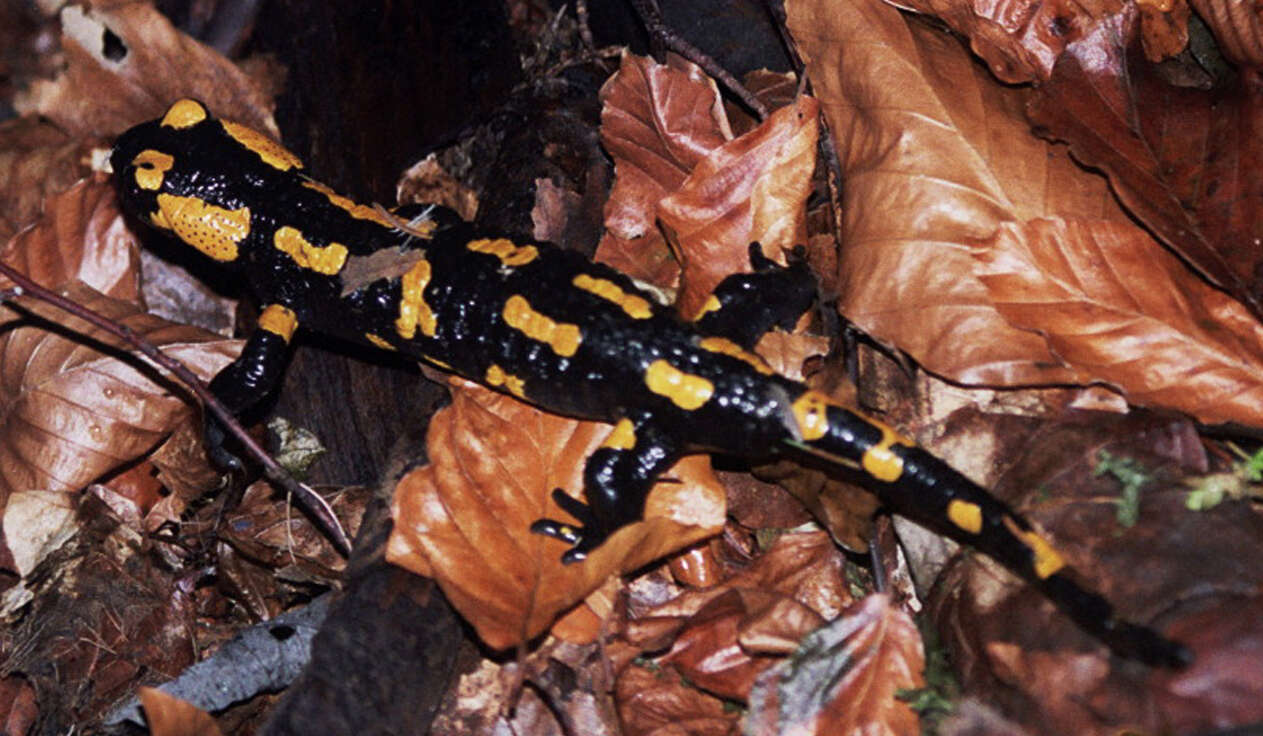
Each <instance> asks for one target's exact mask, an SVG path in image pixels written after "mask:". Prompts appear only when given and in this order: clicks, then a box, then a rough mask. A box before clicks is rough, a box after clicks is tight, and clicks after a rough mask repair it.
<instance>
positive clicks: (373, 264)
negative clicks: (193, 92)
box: [111, 99, 1190, 666]
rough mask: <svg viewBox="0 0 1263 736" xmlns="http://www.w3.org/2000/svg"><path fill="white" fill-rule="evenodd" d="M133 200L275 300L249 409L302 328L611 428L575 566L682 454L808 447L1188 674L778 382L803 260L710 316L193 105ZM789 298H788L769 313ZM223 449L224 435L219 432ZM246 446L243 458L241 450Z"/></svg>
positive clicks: (172, 120)
mask: <svg viewBox="0 0 1263 736" xmlns="http://www.w3.org/2000/svg"><path fill="white" fill-rule="evenodd" d="M111 162H112V165H113V168H114V171H115V174H116V176H117V180H118V185H119V189H120V193H121V198H122V201H123V203H124V206H125V207H126V208H127V209H128V210H129V211H130V212H132V213H133V214H134V215H136V216H137V217H139V218H140V219H142V220H144V221H146V222H148V223H150V224H152V225H153V226H155V227H157V228H159V229H161V230H164V231H167V232H168V233H170V234H172V235H174V236H175V237H176V238H178V239H179V240H181V241H183V242H184V243H186V244H188V245H190V246H192V247H193V248H195V249H197V250H198V251H200V252H201V253H202V254H204V255H205V256H207V257H209V258H211V259H214V260H215V261H219V262H220V263H222V264H223V265H224V266H225V267H227V268H230V269H236V272H237V273H239V274H240V276H241V277H242V278H243V279H244V280H245V281H246V282H248V283H249V284H250V286H251V287H252V289H253V291H254V292H255V293H256V295H257V296H258V297H259V298H260V299H261V300H262V301H263V310H262V313H261V315H260V317H259V321H258V329H257V330H256V331H255V332H254V333H253V334H252V336H251V337H250V339H249V340H248V341H247V343H246V345H245V348H244V350H243V352H242V354H241V356H240V357H239V358H238V359H237V360H236V361H235V362H234V363H232V364H231V365H229V366H228V367H227V368H225V369H224V370H223V371H222V372H221V373H220V374H219V375H217V376H216V377H215V379H214V380H213V381H212V382H211V389H212V390H213V392H214V393H215V394H216V395H217V396H218V397H219V398H221V399H222V400H223V401H224V403H225V404H226V405H227V406H228V407H229V408H230V409H231V410H232V411H234V412H242V411H245V410H246V409H248V408H249V407H251V406H252V405H254V404H256V403H257V402H259V401H260V399H262V398H263V397H264V396H265V395H266V394H267V393H268V392H270V391H271V390H272V389H273V387H274V386H275V385H276V383H277V379H278V377H279V375H280V372H281V369H282V364H283V362H284V358H285V354H286V351H287V347H288V344H289V342H290V339H291V337H292V336H293V335H294V331H295V330H296V329H297V328H298V327H299V325H302V326H303V327H304V328H306V329H310V330H317V331H322V332H327V333H332V334H333V335H336V336H339V337H342V338H345V339H349V340H353V341H357V342H360V343H363V344H365V345H367V346H371V347H373V348H378V349H383V350H393V351H398V352H399V353H401V354H404V355H407V356H409V357H412V358H416V359H419V360H423V361H427V362H429V363H432V364H434V365H437V366H439V367H441V368H443V369H445V370H448V371H451V372H454V373H457V374H460V375H462V376H465V377H467V378H471V379H474V380H476V381H480V382H482V383H484V384H486V385H488V386H490V387H491V388H494V389H496V390H499V391H502V392H505V393H508V394H512V395H513V396H516V397H518V398H520V399H523V400H525V401H529V402H530V403H532V404H535V405H538V406H540V407H542V408H544V409H547V410H549V411H553V412H557V413H560V414H566V415H570V416H574V417H580V418H585V419H592V420H598V421H603V422H609V423H612V424H613V425H614V427H615V428H614V431H613V433H612V434H611V435H610V437H609V439H608V440H607V441H606V442H605V444H604V445H603V446H602V447H601V448H599V449H598V450H596V451H595V452H594V453H593V454H592V456H591V457H590V458H589V459H588V460H587V465H586V467H585V469H584V475H583V477H584V489H583V490H584V494H585V498H586V502H581V501H579V500H576V499H574V498H572V497H571V496H569V495H567V494H565V493H563V492H562V491H560V490H557V491H555V492H554V498H555V500H556V502H557V504H558V506H559V507H560V508H561V509H562V510H563V511H564V512H565V513H566V514H568V515H570V516H571V517H573V518H574V521H569V522H563V521H556V520H551V519H543V520H540V521H538V522H536V523H535V524H534V525H533V527H532V529H533V530H534V531H536V532H538V533H541V534H545V535H548V536H550V537H555V538H557V539H559V540H561V541H562V542H564V543H565V544H566V545H568V550H567V551H566V552H565V554H564V556H563V559H564V560H565V561H566V562H574V561H578V560H582V559H583V558H584V557H585V556H586V554H587V553H588V552H590V551H591V550H593V549H595V548H596V547H597V546H598V545H600V544H601V543H602V541H604V540H605V539H606V538H607V537H609V535H610V534H611V533H612V532H613V531H615V530H616V529H618V528H620V527H622V526H624V525H626V524H629V523H631V522H633V521H636V520H638V519H639V518H640V516H641V513H642V511H643V508H644V503H645V497H646V495H647V494H648V491H649V488H650V486H651V485H652V484H653V483H654V481H655V479H657V478H658V476H659V474H661V473H662V472H663V471H664V470H666V469H667V468H669V467H670V466H671V465H672V464H673V463H675V461H676V460H677V459H679V458H680V457H681V455H683V454H685V453H688V452H695V451H719V452H723V453H728V454H732V455H738V456H747V457H763V456H768V455H770V454H774V453H780V454H784V455H788V456H795V455H797V456H799V457H802V456H805V455H811V456H815V457H818V458H824V459H826V460H828V461H830V462H832V463H834V464H835V465H837V466H845V467H847V468H851V469H854V470H857V471H858V472H860V473H862V474H863V475H865V476H867V481H866V482H867V484H868V485H869V486H870V487H871V489H872V490H873V491H875V492H876V493H878V494H879V496H880V498H881V499H882V500H883V502H884V503H885V504H886V505H887V506H888V507H889V508H891V509H893V510H894V511H897V512H898V513H901V514H904V515H906V516H908V517H910V518H913V519H915V520H917V521H920V522H923V523H926V524H928V525H930V526H932V527H934V528H936V529H938V530H941V531H942V532H943V533H945V534H947V535H948V536H950V537H952V538H954V539H956V540H959V541H960V542H963V543H965V544H968V545H971V546H973V547H975V548H977V549H979V550H981V551H982V552H984V553H986V554H988V555H990V556H991V557H993V558H995V559H996V560H999V561H1000V562H1002V563H1003V564H1004V565H1006V566H1007V567H1008V568H1009V569H1011V570H1013V571H1015V572H1016V573H1018V574H1019V575H1021V576H1022V577H1023V578H1025V579H1026V580H1028V581H1030V582H1031V583H1032V584H1033V585H1035V586H1036V587H1037V588H1039V589H1040V590H1041V591H1043V593H1044V594H1045V595H1047V596H1048V597H1049V598H1050V599H1051V600H1053V601H1054V602H1055V603H1057V604H1058V605H1059V606H1060V607H1061V608H1062V609H1063V610H1064V611H1065V612H1067V613H1068V614H1069V615H1070V616H1071V617H1073V618H1074V620H1076V621H1077V622H1078V623H1079V624H1080V625H1081V626H1082V627H1084V628H1085V629H1086V630H1088V631H1089V632H1091V633H1092V634H1094V635H1095V636H1097V637H1099V638H1100V639H1101V640H1103V641H1104V642H1106V643H1107V644H1109V645H1110V646H1111V647H1112V648H1113V649H1114V651H1116V652H1117V653H1119V654H1122V655H1125V656H1128V657H1132V658H1138V659H1141V660H1143V661H1145V662H1149V663H1152V664H1157V665H1171V666H1176V665H1180V664H1182V663H1184V662H1186V661H1187V660H1188V659H1189V656H1190V655H1189V654H1188V652H1187V650H1186V649H1185V648H1184V647H1182V646H1181V645H1179V644H1177V643H1175V642H1172V641H1170V640H1168V639H1166V638H1164V637H1162V636H1161V635H1159V634H1157V633H1155V632H1154V631H1152V630H1150V629H1149V628H1146V627H1143V626H1138V625H1135V624H1131V623H1127V622H1126V621H1123V620H1121V619H1120V618H1118V617H1116V616H1115V614H1114V611H1113V609H1112V607H1111V606H1110V604H1109V603H1108V602H1107V601H1106V600H1105V599H1104V598H1103V597H1102V596H1100V595H1098V594H1096V593H1094V592H1091V591H1089V590H1086V589H1085V588H1083V587H1081V586H1080V585H1079V584H1078V583H1076V582H1075V581H1074V579H1073V577H1072V575H1071V574H1070V571H1069V569H1068V568H1067V565H1066V563H1065V561H1064V560H1063V558H1062V556H1061V555H1060V554H1058V552H1057V550H1056V549H1054V547H1053V545H1052V544H1050V543H1049V542H1048V541H1047V540H1046V539H1045V538H1044V537H1043V536H1041V535H1040V534H1039V533H1037V532H1036V531H1035V530H1034V529H1033V528H1032V527H1031V525H1030V524H1029V523H1027V522H1026V521H1025V520H1024V519H1022V518H1021V517H1020V516H1017V515H1016V514H1015V513H1014V512H1013V511H1011V510H1010V509H1009V508H1008V507H1007V506H1006V505H1005V504H1004V503H1002V502H1001V501H999V500H998V499H996V498H994V497H993V496H992V495H991V494H989V493H988V492H987V491H985V490H984V489H982V488H980V487H979V486H977V485H975V484H974V483H972V482H971V481H969V480H968V479H966V478H965V477H964V476H962V475H961V474H960V473H958V472H956V471H955V470H953V469H952V468H951V467H949V466H948V465H946V464H945V463H943V462H942V461H940V460H938V459H936V458H935V457H933V456H932V455H930V454H929V453H928V452H926V451H925V450H923V449H921V448H919V447H917V446H915V445H914V444H913V443H912V442H911V441H909V440H908V439H905V438H904V437H902V436H900V435H899V434H898V433H896V432H895V431H893V430H892V429H891V428H889V427H887V426H885V425H884V424H882V423H880V422H877V421H875V420H873V419H870V418H868V417H865V416H863V415H861V414H858V413H856V412H854V411H851V410H849V409H846V408H844V407H842V406H839V405H837V404H835V403H834V402H832V401H830V400H829V398H828V397H826V396H824V395H823V394H821V393H819V392H817V391H814V390H811V389H809V388H807V387H806V386H804V385H802V384H801V383H798V382H795V381H792V380H789V379H787V378H784V377H782V376H780V375H777V374H776V373H775V372H774V371H773V370H772V369H771V368H769V367H768V365H767V364H766V363H765V362H764V361H763V360H762V359H761V358H759V356H758V355H756V354H754V353H753V352H752V351H751V348H752V346H753V345H754V343H755V342H756V341H757V340H758V338H759V336H760V335H761V334H763V333H764V332H766V331H767V330H769V329H771V328H772V327H774V326H777V325H789V324H792V323H793V322H794V321H795V319H796V318H797V317H798V316H799V315H801V313H802V312H803V311H805V310H806V309H807V307H808V306H809V304H810V303H811V301H812V299H813V298H814V283H813V280H812V277H811V275H810V273H809V272H808V271H807V268H806V266H805V264H803V263H801V262H800V261H798V262H796V261H795V260H794V259H791V265H789V266H780V265H778V264H775V263H774V262H772V261H770V260H769V259H767V258H765V257H764V256H763V255H762V254H761V253H760V252H759V251H758V249H757V247H752V248H751V260H752V266H753V272H752V273H745V274H737V275H733V276H730V277H729V278H728V279H727V280H725V281H723V282H722V283H721V284H720V285H719V287H718V288H717V290H716V291H715V294H714V298H712V299H711V300H710V302H709V303H708V304H707V308H705V309H703V310H702V311H701V314H700V315H699V316H698V317H697V318H696V319H695V320H694V321H692V322H691V323H686V322H683V321H681V320H679V319H678V318H677V317H676V316H675V315H674V313H673V312H672V311H671V310H670V309H668V308H665V307H662V306H660V305H658V304H656V303H655V302H654V300H653V299H652V298H650V296H649V295H648V294H647V293H646V292H644V291H643V290H641V289H640V288H638V287H637V286H636V285H635V284H633V282H632V281H631V279H629V278H628V277H627V276H625V275H624V274H622V273H620V272H618V271H615V270H613V269H611V268H608V267H606V266H603V265H600V264H597V263H592V262H591V261H589V260H588V259H587V258H585V257H583V256H582V255H580V254H577V253H575V252H572V251H567V250H562V249H559V248H556V247H553V246H551V245H547V244H543V243H517V242H513V241H511V240H508V239H504V238H497V237H493V236H492V237H488V236H484V235H482V234H479V233H477V232H475V231H474V230H473V228H472V227H471V226H470V225H468V224H466V223H464V222H463V221H461V220H460V219H459V218H458V217H456V216H455V214H454V213H452V212H450V211H448V210H445V209H442V208H430V209H429V210H428V214H427V217H426V218H425V219H424V220H421V221H420V224H419V225H417V224H415V222H416V221H414V224H413V225H411V226H410V225H409V224H408V223H407V218H409V217H410V216H413V215H415V214H416V212H415V211H413V210H409V209H407V208H405V209H401V210H399V211H398V212H395V213H389V212H387V211H385V210H383V209H381V208H380V207H372V206H366V205H363V204H358V203H356V202H353V201H352V200H350V199H348V198H346V197H344V196H342V195H340V194H338V193H336V192H334V191H333V190H331V189H329V188H328V187H326V186H324V185H322V184H320V183H318V182H317V181H315V180H313V179H311V178H309V177H308V176H307V175H306V174H305V173H304V171H303V166H302V162H301V161H299V159H298V158H297V157H296V156H294V154H292V153H290V152H289V151H288V150H286V149H285V148H283V147H281V146H280V145H279V144H277V143H275V142H274V141H273V140H271V139H270V138H268V137H267V136H265V135H263V134H261V133H259V132H257V131H254V130H252V129H250V128H247V127H245V126H242V125H239V124H236V123H233V122H230V121H228V120H220V119H217V118H215V117H213V116H212V115H211V114H210V113H209V112H208V111H207V109H206V108H205V107H204V106H203V105H202V104H201V103H199V102H196V101H194V100H188V99H185V100H180V101H179V102H176V103H175V104H174V105H172V106H171V108H170V110H169V111H168V112H167V113H166V115H165V116H164V117H163V118H161V119H160V120H154V121H150V122H147V123H144V124H141V125H138V126H136V127H135V128H132V129H131V130H129V131H127V132H126V133H124V134H123V135H122V136H121V137H120V138H119V139H118V141H117V144H116V145H115V147H114V150H113V152H112V156H111ZM770 305H771V306H770ZM208 441H209V442H208V443H209V444H210V445H211V446H212V449H213V451H214V452H217V453H218V456H220V457H222V456H224V455H226V453H225V452H224V451H223V450H222V448H219V444H220V442H221V441H222V437H221V438H219V439H218V440H217V439H216V438H214V437H208ZM228 457H229V458H230V457H231V456H228Z"/></svg>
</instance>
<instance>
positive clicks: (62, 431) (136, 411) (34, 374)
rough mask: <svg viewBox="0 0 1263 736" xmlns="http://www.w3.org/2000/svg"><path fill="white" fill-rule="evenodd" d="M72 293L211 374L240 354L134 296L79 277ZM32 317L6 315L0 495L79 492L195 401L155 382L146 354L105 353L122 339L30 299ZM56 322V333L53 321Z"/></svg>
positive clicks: (1, 353)
mask: <svg viewBox="0 0 1263 736" xmlns="http://www.w3.org/2000/svg"><path fill="white" fill-rule="evenodd" d="M63 293H65V294H66V295H67V296H69V297H70V298H71V299H73V300H75V301H77V302H79V303H80V304H83V305H85V306H87V307H89V308H91V309H94V310H96V311H97V312H100V313H102V314H104V315H105V316H106V317H108V318H111V319H114V320H117V321H119V322H121V323H122V324H124V325H126V326H127V327H130V328H131V329H132V330H134V331H135V332H136V334H138V335H139V336H141V337H142V338H144V339H146V340H148V341H149V342H151V343H153V344H155V345H157V346H158V347H160V348H162V349H163V351H164V352H166V353H167V354H168V355H170V356H171V357H173V358H176V359H177V360H180V361H182V362H183V363H185V365H187V366H188V367H189V368H190V369H191V370H192V371H193V372H194V373H196V374H198V375H199V376H201V377H202V378H203V379H204V380H208V379H209V378H210V376H213V375H214V374H215V373H216V372H218V371H219V369H220V368H223V367H224V366H225V365H227V364H228V363H229V362H230V361H231V360H232V359H233V358H234V357H235V356H236V355H237V353H238V352H239V350H240V341H236V340H229V339H226V338H223V337H220V336H218V335H214V334H211V333H208V332H206V331H204V330H201V329H198V328H196V327H188V326H185V325H174V324H171V323H169V322H166V321H165V320H162V319H159V318H157V317H154V316H151V315H149V314H146V313H144V312H141V311H139V308H138V307H136V306H135V305H133V304H130V303H127V302H120V301H116V300H113V299H110V298H108V297H105V296H103V295H101V294H98V293H96V292H94V291H92V290H91V289H89V288H87V287H86V286H82V285H79V284H72V285H71V286H69V287H67V288H66V289H64V290H63ZM21 304H22V307H23V308H24V309H26V310H29V313H31V314H34V315H36V318H35V319H32V318H30V317H27V316H18V315H16V314H15V313H14V311H12V310H10V309H6V310H4V311H3V312H0V315H2V319H3V323H2V324H0V327H2V328H3V338H2V339H0V366H2V368H0V397H2V400H3V402H4V403H3V405H4V412H3V414H0V498H4V497H7V496H8V495H9V494H10V493H12V492H14V491H20V490H26V489H35V488H38V489H48V490H75V489H79V488H82V487H83V486H84V485H86V484H87V483H89V482H91V481H92V480H94V479H96V478H98V477H100V476H101V475H103V474H105V473H107V472H109V471H110V470H112V469H114V468H117V467H120V466H122V465H126V464H127V463H129V462H131V461H132V460H134V459H136V458H137V457H140V456H141V455H142V454H143V453H145V452H147V451H149V450H151V449H153V447H154V445H156V444H157V443H158V442H160V441H161V440H162V439H163V438H164V437H165V436H166V435H168V434H169V433H170V432H171V431H172V430H173V429H174V428H175V427H176V425H178V424H179V423H180V422H183V421H187V419H188V417H189V415H190V413H191V411H192V410H191V408H190V406H189V404H188V401H187V399H186V397H184V396H183V395H182V394H176V393H172V385H171V381H172V379H170V378H163V379H161V382H160V383H155V380H154V379H155V378H156V377H157V376H158V372H157V370H156V369H154V368H152V367H151V366H149V365H148V364H147V363H145V362H144V361H143V360H141V359H139V358H135V357H129V358H127V359H124V360H120V359H119V357H118V355H117V354H106V353H102V352H100V348H101V346H102V345H108V346H111V348H114V347H116V346H117V341H116V340H115V339H114V338H112V337H109V336H107V335H106V334H105V333H104V332H102V331H101V330H98V329H96V328H94V327H91V326H89V325H88V324H87V323H85V322H82V321H80V320H78V319H74V318H71V317H67V316H66V315H65V314H64V313H62V312H60V311H58V310H55V309H53V308H52V307H49V306H48V305H44V304H39V303H36V302H34V301H32V300H29V299H24V300H22V301H21ZM50 326H56V331H54V332H50V331H49V327H50Z"/></svg>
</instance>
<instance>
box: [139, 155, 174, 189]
mask: <svg viewBox="0 0 1263 736" xmlns="http://www.w3.org/2000/svg"><path fill="white" fill-rule="evenodd" d="M132 165H133V166H135V167H136V186H138V187H140V188H141V189H145V190H147V191H150V192H156V191H158V190H159V189H161V188H162V180H163V178H164V177H165V176H166V174H167V172H168V171H170V170H171V167H172V166H174V165H175V158H173V157H172V156H171V155H170V154H167V153H163V152H162V151H155V150H153V149H152V148H150V149H146V150H144V151H141V152H140V153H138V154H136V158H134V159H132Z"/></svg>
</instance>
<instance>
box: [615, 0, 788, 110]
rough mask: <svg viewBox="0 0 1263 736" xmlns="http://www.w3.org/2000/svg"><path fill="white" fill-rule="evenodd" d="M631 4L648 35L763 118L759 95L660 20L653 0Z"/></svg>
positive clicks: (636, 1) (636, 0) (763, 106)
mask: <svg viewBox="0 0 1263 736" xmlns="http://www.w3.org/2000/svg"><path fill="white" fill-rule="evenodd" d="M631 4H632V6H633V7H635V8H636V12H637V13H638V14H639V15H640V20H641V22H642V23H644V24H645V30H646V31H648V32H649V35H650V36H653V37H654V38H656V39H657V40H658V41H659V42H660V43H661V44H662V45H663V46H666V47H667V48H668V49H670V50H672V51H674V52H675V53H677V54H679V55H680V56H683V57H684V58H686V59H688V60H689V61H691V62H693V63H694V64H697V65H698V66H700V67H701V68H702V70H703V71H705V72H706V73H707V74H709V75H711V76H712V77H714V78H715V79H717V80H719V83H720V84H722V85H723V86H724V87H725V88H727V90H728V91H729V92H731V93H733V94H734V95H736V96H737V97H738V98H739V99H740V100H741V102H742V103H743V104H744V105H745V106H746V107H748V108H750V110H751V111H752V112H753V113H754V114H755V116H756V117H757V118H758V119H759V122H762V121H763V120H764V119H766V118H767V105H764V104H763V102H762V101H760V100H759V98H757V97H755V96H754V93H752V92H751V91H750V90H748V89H746V86H745V85H744V84H742V83H741V82H739V81H737V78H736V77H734V76H732V75H731V74H729V73H728V70H727V69H725V68H723V66H721V65H720V64H719V62H717V61H715V60H714V59H713V58H711V57H710V56H709V55H708V54H707V53H706V52H704V51H702V50H701V49H699V48H697V47H696V46H694V45H693V44H691V43H689V42H688V41H687V40H685V39H684V38H682V37H681V36H680V34H678V33H676V32H675V31H674V30H673V29H671V28H670V27H668V26H667V25H666V24H665V23H663V22H662V16H661V14H659V13H658V8H657V6H656V5H654V2H653V0H631Z"/></svg>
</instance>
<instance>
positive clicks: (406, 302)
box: [395, 258, 438, 340]
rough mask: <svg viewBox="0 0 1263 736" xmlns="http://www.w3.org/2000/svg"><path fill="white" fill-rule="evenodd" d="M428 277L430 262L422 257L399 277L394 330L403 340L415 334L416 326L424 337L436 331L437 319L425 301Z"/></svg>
mask: <svg viewBox="0 0 1263 736" xmlns="http://www.w3.org/2000/svg"><path fill="white" fill-rule="evenodd" d="M430 277H431V271H430V262H429V261H427V260H425V259H424V258H422V259H421V260H419V261H417V262H416V263H415V264H413V266H412V268H410V269H408V272H407V273H405V274H404V275H403V277H402V278H400V279H399V318H398V319H396V320H395V331H396V332H398V333H399V336H400V337H402V338H403V339H405V340H411V339H412V338H413V336H414V335H416V334H417V327H420V328H421V334H422V335H425V336H426V337H434V333H435V332H437V331H438V319H437V318H436V317H435V316H434V310H433V309H431V308H430V305H429V304H427V303H426V301H425V287H426V286H428V285H429V283H430Z"/></svg>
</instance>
